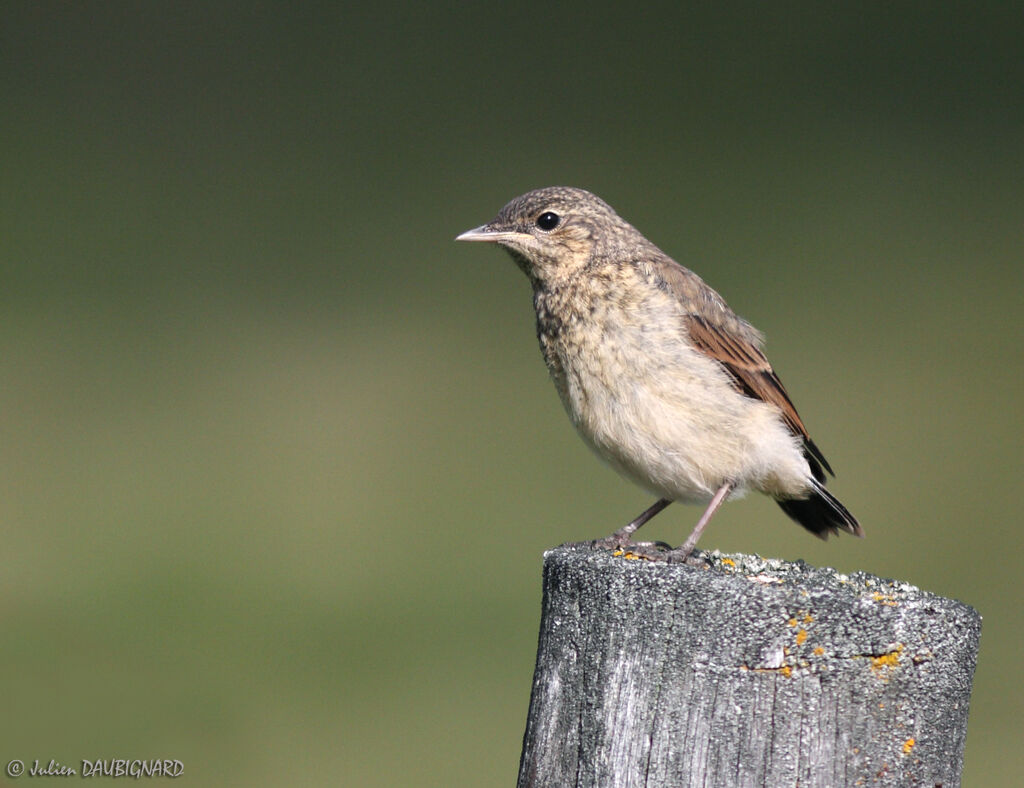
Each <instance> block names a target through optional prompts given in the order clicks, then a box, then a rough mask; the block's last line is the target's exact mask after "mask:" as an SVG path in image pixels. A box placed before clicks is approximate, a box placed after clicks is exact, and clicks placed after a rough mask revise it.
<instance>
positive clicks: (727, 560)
mask: <svg viewBox="0 0 1024 788" xmlns="http://www.w3.org/2000/svg"><path fill="white" fill-rule="evenodd" d="M722 563H723V564H725V565H726V566H731V567H732V568H733V569H735V568H736V562H735V561H733V560H732V559H731V558H723V559H722Z"/></svg>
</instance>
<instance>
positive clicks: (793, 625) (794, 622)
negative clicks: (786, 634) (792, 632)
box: [786, 618, 797, 627]
mask: <svg viewBox="0 0 1024 788" xmlns="http://www.w3.org/2000/svg"><path fill="white" fill-rule="evenodd" d="M786 623H787V624H789V625H790V626H791V627H795V626H796V624H797V621H796V619H795V618H791V619H789V621H787V622H786Z"/></svg>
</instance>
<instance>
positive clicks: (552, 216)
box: [537, 211, 562, 230]
mask: <svg viewBox="0 0 1024 788" xmlns="http://www.w3.org/2000/svg"><path fill="white" fill-rule="evenodd" d="M560 221H562V219H561V217H560V216H559V215H558V214H557V213H551V211H546V212H544V213H542V214H541V215H540V216H538V217H537V226H538V227H539V228H540V229H542V230H554V229H555V228H556V227H558V223H559V222H560Z"/></svg>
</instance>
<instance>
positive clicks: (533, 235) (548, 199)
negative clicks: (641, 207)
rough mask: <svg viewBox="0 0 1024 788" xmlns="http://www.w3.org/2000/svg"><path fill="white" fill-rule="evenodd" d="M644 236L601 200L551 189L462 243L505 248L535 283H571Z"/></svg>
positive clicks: (513, 206)
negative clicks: (598, 258) (615, 250)
mask: <svg viewBox="0 0 1024 788" xmlns="http://www.w3.org/2000/svg"><path fill="white" fill-rule="evenodd" d="M630 236H636V238H639V239H640V240H642V236H640V234H639V233H638V232H637V231H636V230H635V229H633V227H632V226H631V225H629V224H628V223H626V222H625V221H624V220H623V219H621V218H620V217H619V215H618V214H617V213H615V211H613V210H612V209H611V207H610V206H609V205H608V204H607V203H606V202H604V200H602V199H601V198H599V197H597V196H596V195H593V194H591V193H590V192H588V191H585V190H583V189H575V188H571V187H567V186H550V187H548V188H545V189H537V190H535V191H532V192H527V193H526V194H524V195H522V196H520V197H516V198H515V199H514V200H512V201H511V202H510V203H508V205H506V206H505V207H504V208H502V209H501V212H500V213H499V214H498V215H497V216H496V217H495V218H494V219H492V220H491V221H489V222H488V223H487V224H484V225H481V226H480V227H476V228H474V229H472V230H468V231H466V232H464V233H463V234H462V235H460V236H458V237H457V238H456V239H455V240H456V241H489V242H491V243H496V244H499V245H500V246H503V247H505V248H506V249H507V250H508V251H509V253H511V255H512V257H513V258H514V259H515V261H516V263H517V264H518V265H519V267H520V268H522V269H523V272H524V273H526V275H527V276H529V277H530V279H531V280H533V281H535V282H542V283H550V282H556V281H558V280H563V279H566V278H568V277H571V276H572V275H573V274H575V273H576V272H578V271H580V270H581V269H582V268H583V267H584V266H586V265H587V263H588V262H589V261H590V260H592V259H593V258H594V257H595V256H598V255H601V254H603V253H605V252H606V251H607V250H608V249H609V248H610V247H611V246H612V245H614V244H617V243H618V244H622V243H626V242H627V241H628V239H629V238H630Z"/></svg>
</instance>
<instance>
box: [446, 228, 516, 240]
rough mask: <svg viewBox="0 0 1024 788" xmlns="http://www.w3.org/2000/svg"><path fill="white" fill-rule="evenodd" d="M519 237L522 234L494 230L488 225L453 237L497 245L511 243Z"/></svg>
mask: <svg viewBox="0 0 1024 788" xmlns="http://www.w3.org/2000/svg"><path fill="white" fill-rule="evenodd" d="M520 235H522V233H512V232H508V231H503V230H494V229H492V228H491V226H490V225H489V224H481V225H480V226H479V227H474V228H473V229H472V230H466V232H464V233H463V234H462V235H457V236H455V240H456V241H489V242H490V243H499V242H501V241H511V240H512V239H514V238H517V237H519V236H520Z"/></svg>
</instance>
